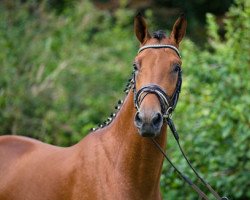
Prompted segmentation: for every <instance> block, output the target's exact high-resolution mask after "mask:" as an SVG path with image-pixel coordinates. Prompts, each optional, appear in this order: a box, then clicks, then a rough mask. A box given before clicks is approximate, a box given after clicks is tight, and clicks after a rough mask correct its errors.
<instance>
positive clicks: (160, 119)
mask: <svg viewBox="0 0 250 200" xmlns="http://www.w3.org/2000/svg"><path fill="white" fill-rule="evenodd" d="M162 122H163V117H162V115H161V114H160V113H156V114H155V115H154V117H153V119H152V125H153V126H154V127H157V128H158V127H160V126H162Z"/></svg>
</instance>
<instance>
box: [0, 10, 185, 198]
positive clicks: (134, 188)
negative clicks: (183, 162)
mask: <svg viewBox="0 0 250 200" xmlns="http://www.w3.org/2000/svg"><path fill="white" fill-rule="evenodd" d="M186 27H187V21H186V18H185V17H184V16H180V17H179V18H178V19H177V20H176V22H175V23H174V25H173V28H172V32H171V34H170V36H166V35H165V33H164V32H163V31H156V32H154V34H152V35H151V34H150V33H149V31H148V26H147V23H146V20H145V19H144V18H143V17H142V16H141V15H137V16H136V17H135V20H134V31H135V35H136V37H137V39H138V40H139V42H140V50H139V53H138V55H137V56H136V57H135V61H134V73H133V78H132V80H131V81H130V84H129V88H130V89H128V92H127V96H126V97H125V99H124V101H123V103H122V104H121V105H120V106H119V107H120V108H119V111H118V112H117V113H116V114H114V116H113V117H112V119H109V121H108V122H106V124H105V125H101V126H100V127H99V128H98V129H97V130H94V131H92V132H91V133H89V134H88V135H87V136H86V137H85V138H83V139H82V140H81V141H80V142H79V143H77V144H75V145H73V146H71V147H66V148H63V147H57V146H52V145H49V144H45V143H42V142H40V141H37V140H34V139H30V138H27V137H22V136H1V137H0V200H95V199H104V200H106V199H107V200H113V199H115V200H137V199H138V200H142V199H143V200H159V199H162V197H161V194H160V175H161V171H162V164H163V155H162V154H161V153H160V152H159V151H158V150H157V148H155V146H154V145H153V144H152V142H151V141H150V138H154V139H155V140H156V141H157V142H158V143H159V144H160V146H161V147H162V148H165V146H166V137H167V135H166V134H167V133H166V130H167V127H166V124H165V123H163V122H164V114H166V113H165V111H166V110H169V107H170V104H169V105H168V104H166V103H167V102H164V100H167V99H168V97H169V99H170V100H172V99H173V98H172V97H174V101H176V100H178V95H175V94H177V93H178V92H179V91H177V90H176V88H177V86H178V80H179V78H178V77H179V74H180V71H181V59H180V56H179V51H178V48H179V44H180V42H181V40H182V39H183V37H184V35H185V32H186ZM165 93H166V94H168V96H166V95H164V94H165ZM162 101H163V102H162ZM175 104H176V102H175ZM174 106H175V105H174Z"/></svg>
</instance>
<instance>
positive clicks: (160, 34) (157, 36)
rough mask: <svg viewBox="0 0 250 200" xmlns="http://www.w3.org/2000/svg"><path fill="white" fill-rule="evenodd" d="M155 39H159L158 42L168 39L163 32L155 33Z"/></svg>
mask: <svg viewBox="0 0 250 200" xmlns="http://www.w3.org/2000/svg"><path fill="white" fill-rule="evenodd" d="M153 38H155V39H158V40H162V39H164V38H166V34H165V31H163V30H158V31H155V32H154V33H153Z"/></svg>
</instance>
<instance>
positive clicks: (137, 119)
mask: <svg viewBox="0 0 250 200" xmlns="http://www.w3.org/2000/svg"><path fill="white" fill-rule="evenodd" d="M135 124H136V126H137V127H141V126H142V124H143V121H142V117H141V116H140V112H137V113H136V114H135Z"/></svg>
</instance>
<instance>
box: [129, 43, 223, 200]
mask: <svg viewBox="0 0 250 200" xmlns="http://www.w3.org/2000/svg"><path fill="white" fill-rule="evenodd" d="M148 48H154V49H159V48H169V49H172V50H174V51H175V52H176V53H177V55H178V56H179V57H180V58H181V56H180V53H179V50H178V49H177V48H176V47H174V46H172V45H146V46H143V47H141V48H140V49H139V51H138V53H140V52H142V51H143V50H145V49H148ZM133 74H134V75H133V78H132V81H133V84H134V87H133V92H134V104H135V108H136V109H137V110H139V108H140V105H141V103H142V101H143V99H144V98H145V97H146V96H147V95H148V94H155V95H156V96H157V98H158V99H159V102H160V105H161V112H162V115H163V118H164V120H165V122H166V123H167V124H168V126H169V128H170V130H171V132H172V133H173V135H174V138H175V140H176V141H177V144H178V147H179V149H180V151H181V153H182V155H183V157H184V158H185V160H186V161H187V163H188V165H189V167H190V168H191V169H192V171H193V172H194V173H195V175H196V177H197V178H198V179H199V180H200V181H201V183H202V184H203V185H204V186H205V187H206V188H207V189H208V190H209V191H210V192H211V193H212V194H213V196H214V197H215V198H216V199H217V200H228V198H227V197H221V196H219V195H218V193H217V192H216V191H215V190H214V189H213V188H212V187H211V186H210V185H209V184H208V183H207V182H206V181H205V180H204V179H203V178H202V177H201V176H200V175H199V174H198V172H197V171H196V170H195V169H194V168H193V166H192V165H191V163H190V161H189V160H188V158H187V157H186V155H185V153H184V151H183V149H182V147H181V145H180V142H179V135H178V132H177V131H176V128H175V125H174V122H173V121H172V119H171V117H170V115H171V113H172V112H173V111H174V109H175V107H176V104H177V102H178V99H179V94H180V92H181V84H182V72H181V70H179V72H178V80H177V83H176V88H175V91H174V93H173V95H172V96H169V95H168V94H167V92H165V90H164V89H163V88H161V87H160V86H159V85H155V84H149V85H146V86H143V87H142V88H141V89H139V90H138V91H136V77H135V72H134V73H133ZM152 142H153V143H154V144H155V146H156V147H157V148H158V149H159V151H160V152H161V153H162V154H163V156H164V157H165V158H166V159H167V161H168V162H169V163H170V165H171V166H172V167H173V168H174V169H175V171H176V172H177V174H179V176H180V177H181V178H182V179H183V180H184V181H185V182H186V183H188V184H189V186H190V187H192V188H193V190H194V191H195V192H197V194H198V195H199V197H200V198H201V199H205V200H208V196H207V195H206V194H205V193H204V192H203V191H202V190H201V189H200V188H199V187H198V186H197V185H196V184H194V183H193V182H192V181H191V179H189V178H188V177H187V176H186V175H184V174H183V173H182V172H181V171H180V170H179V169H178V168H177V167H176V166H175V165H174V164H173V163H172V161H171V160H170V159H169V158H168V156H167V155H166V153H165V152H164V150H163V149H162V147H161V146H160V145H159V144H158V143H157V141H156V140H155V139H154V138H152Z"/></svg>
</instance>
